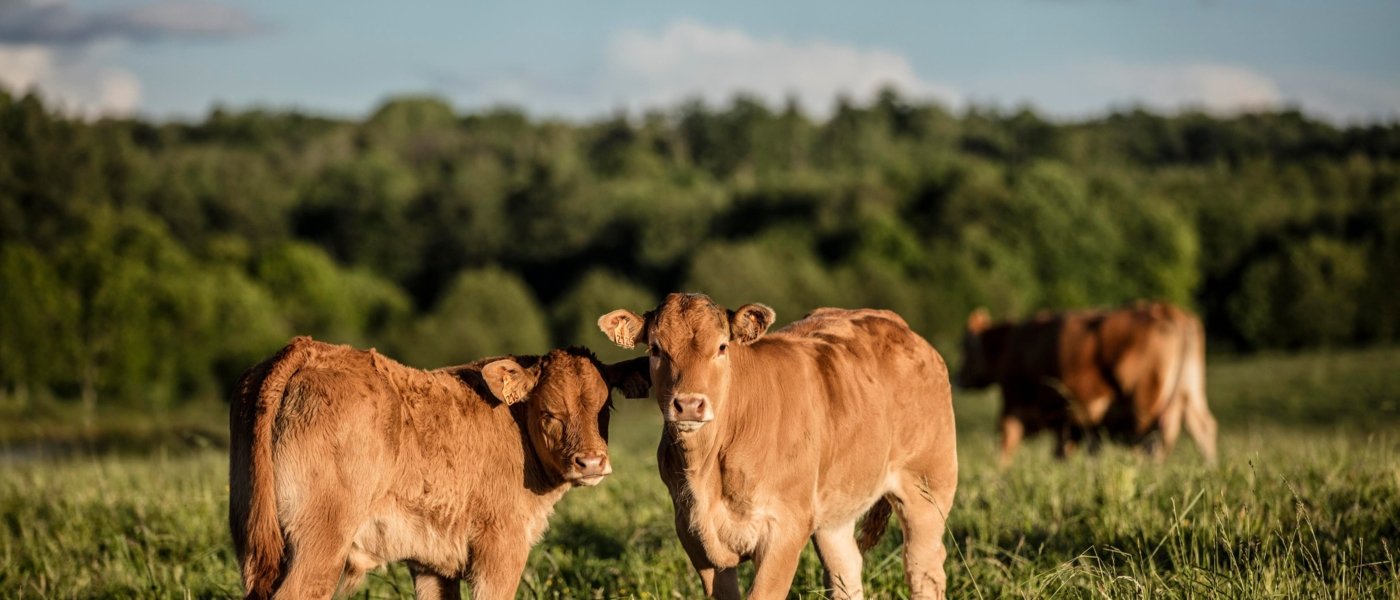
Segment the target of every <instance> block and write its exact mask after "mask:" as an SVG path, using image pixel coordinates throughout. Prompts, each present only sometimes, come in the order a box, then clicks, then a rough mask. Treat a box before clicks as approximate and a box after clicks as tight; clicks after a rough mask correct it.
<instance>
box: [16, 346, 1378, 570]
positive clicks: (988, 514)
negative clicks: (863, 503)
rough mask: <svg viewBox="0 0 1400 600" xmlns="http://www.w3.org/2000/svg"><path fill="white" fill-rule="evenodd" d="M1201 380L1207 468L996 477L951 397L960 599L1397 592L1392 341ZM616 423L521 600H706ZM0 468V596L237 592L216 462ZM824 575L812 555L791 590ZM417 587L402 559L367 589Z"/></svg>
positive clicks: (967, 412)
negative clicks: (1217, 431)
mask: <svg viewBox="0 0 1400 600" xmlns="http://www.w3.org/2000/svg"><path fill="white" fill-rule="evenodd" d="M1208 377H1209V393H1210V400H1211V404H1212V406H1213V407H1214V409H1215V412H1216V415H1217V416H1218V417H1219V419H1220V425H1221V440H1220V441H1221V444H1220V445H1221V455H1222V460H1221V464H1220V465H1219V467H1217V468H1215V469H1213V470H1212V469H1208V468H1206V467H1205V466H1203V464H1202V463H1201V461H1200V459H1199V457H1198V456H1197V454H1196V453H1195V451H1194V448H1193V447H1192V446H1191V444H1190V443H1189V442H1187V443H1184V444H1183V445H1182V446H1180V447H1178V451H1177V453H1176V454H1175V455H1173V456H1172V457H1171V458H1170V460H1169V461H1168V462H1167V464H1165V465H1163V466H1158V465H1154V464H1151V463H1148V462H1145V461H1143V460H1141V459H1139V458H1138V457H1136V456H1134V455H1133V454H1132V453H1130V452H1127V451H1123V450H1119V449H1115V448H1110V449H1108V450H1107V451H1105V452H1104V453H1102V454H1100V455H1098V456H1093V457H1089V456H1082V455H1081V456H1076V457H1073V458H1072V459H1070V460H1068V461H1065V462H1056V461H1054V460H1053V459H1051V458H1050V446H1049V444H1048V440H1044V439H1040V440H1037V441H1036V442H1034V443H1031V444H1028V445H1027V446H1025V447H1023V448H1022V451H1021V453H1020V454H1019V455H1018V457H1017V461H1016V464H1015V466H1014V467H1013V468H1011V469H1010V470H1009V471H1007V472H1005V473H1000V472H998V471H997V470H996V469H995V468H994V466H993V464H994V461H993V456H994V455H993V449H994V445H995V438H994V436H993V434H992V419H993V416H994V415H995V411H996V402H997V401H996V398H995V396H994V395H992V394H987V393H978V394H972V393H962V394H958V395H957V397H956V410H957V412H958V424H959V432H958V435H959V460H960V461H961V469H962V476H961V481H960V484H959V489H958V496H957V502H956V505H955V507H954V510H953V513H952V516H951V520H950V526H951V534H950V535H949V537H948V541H949V542H950V549H949V559H948V563H947V569H948V573H949V585H950V587H951V590H950V591H951V594H950V595H951V596H952V597H958V598H1004V597H1024V598H1045V597H1067V598H1081V597H1082V598H1091V597H1093V598H1104V597H1109V598H1175V597H1189V598H1212V597H1221V598H1240V597H1260V598H1400V349H1384V350H1366V351H1354V352H1345V353H1333V354H1311V355H1302V356H1277V357H1263V358H1247V359H1236V358H1230V357H1213V358H1212V359H1211V363H1210V370H1209V374H1208ZM210 412H211V414H210V415H208V421H207V423H209V424H212V425H210V426H211V427H215V428H217V426H218V424H219V423H221V421H222V419H223V417H224V415H223V414H222V413H218V412H217V411H210ZM613 423H614V425H613V440H612V456H613V461H614V464H615V471H616V473H615V474H614V475H613V476H612V477H611V478H610V479H608V480H607V481H606V482H604V483H603V485H601V486H600V487H598V488H593V489H584V490H576V491H574V492H571V493H570V494H568V495H567V496H566V498H565V500H564V501H563V502H562V503H561V504H560V505H559V507H558V511H557V513H556V515H555V517H554V519H553V521H552V525H551V529H550V532H549V533H548V534H547V536H546V537H545V540H544V541H543V542H542V543H541V544H540V545H539V546H538V547H537V548H536V549H535V551H534V553H533V554H532V558H531V563H530V568H529V569H528V571H527V574H526V576H525V581H524V582H523V584H522V586H521V594H522V596H523V597H530V598H613V597H657V598H690V597H696V596H698V595H700V593H699V589H698V581H697V579H696V578H695V577H694V575H693V574H692V572H691V570H690V566H689V564H688V562H687V561H686V559H685V557H684V555H683V553H682V551H681V549H680V546H679V544H678V543H677V542H676V541H675V536H674V532H673V531H672V526H671V507H670V501H669V498H668V497H667V495H666V492H665V489H664V487H663V486H662V485H661V483H660V481H659V480H658V479H657V476H656V473H655V458H654V449H655V444H656V440H657V438H658V437H659V434H660V428H659V424H658V423H659V419H658V417H657V415H656V409H655V407H654V406H652V405H651V403H650V402H647V401H628V402H626V403H624V404H622V405H621V407H620V410H619V413H618V415H617V416H616V417H615V419H614V421H613ZM11 427H12V428H14V427H22V425H13V426H11ZM0 439H14V438H13V437H12V438H0ZM216 441H217V440H216ZM216 445H217V444H216ZM174 446H175V447H179V448H185V447H186V446H187V444H175V445H174ZM0 461H5V462H3V463H0V465H3V466H0V596H6V597H21V598H23V597H35V598H38V597H43V598H70V597H71V598H89V597H93V598H95V597H132V598H135V597H140V598H167V597H168V598H177V597H230V596H236V595H238V594H239V588H238V578H237V569H236V566H235V564H234V559H233V550H232V548H231V546H230V543H229V542H228V539H227V532H226V527H225V510H226V508H225V506H226V503H227V488H226V484H225V473H226V469H227V467H226V457H225V455H224V453H223V451H221V450H218V449H217V448H206V449H193V450H188V449H185V450H179V451H176V450H156V451H148V452H147V453H145V454H126V455H123V456H115V455H107V456H102V457H96V458H69V459H63V460H56V459H33V458H27V457H19V458H16V457H14V456H11V457H10V458H0ZM899 538H900V536H899V532H898V527H896V526H892V527H891V528H890V533H889V534H888V535H887V536H886V538H885V540H884V541H883V542H882V543H881V544H880V545H879V546H878V547H877V548H875V549H873V550H872V551H871V552H870V553H869V554H867V556H866V568H865V574H866V584H867V591H868V593H869V595H870V596H871V597H877V598H890V597H895V598H897V597H902V596H903V595H904V594H905V592H904V589H903V588H904V584H903V579H902V578H903V575H902V571H901V566H900V558H899V556H900V555H899V542H900V539H899ZM744 574H745V576H748V575H751V568H750V569H747V570H745V571H744ZM820 581H821V573H820V568H819V566H818V564H817V561H816V559H815V556H814V555H813V554H812V552H811V551H810V549H809V550H808V551H807V553H806V554H805V555H804V558H803V562H802V565H801V567H800V570H799V573H798V577H797V581H796V584H795V587H794V595H795V596H800V597H813V598H815V597H820V593H819V592H817V591H815V590H816V589H817V588H818V587H819V585H820ZM411 590H412V585H411V584H410V582H409V579H408V575H407V570H406V569H405V568H404V567H402V566H396V567H393V568H391V569H389V570H388V571H387V572H382V573H378V574H376V575H374V576H372V577H371V579H370V581H369V585H368V586H366V587H365V588H364V589H362V590H361V591H360V592H359V594H357V597H370V598H380V597H406V596H410V595H411V593H412V592H411Z"/></svg>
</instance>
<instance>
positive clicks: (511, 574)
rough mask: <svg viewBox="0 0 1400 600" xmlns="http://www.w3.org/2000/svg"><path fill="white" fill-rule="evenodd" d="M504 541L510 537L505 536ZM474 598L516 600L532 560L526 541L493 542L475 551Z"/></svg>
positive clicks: (472, 569)
mask: <svg viewBox="0 0 1400 600" xmlns="http://www.w3.org/2000/svg"><path fill="white" fill-rule="evenodd" d="M500 537H506V536H504V535H502V536H500ZM472 550H473V551H474V552H475V553H476V554H475V557H473V558H472V562H471V568H470V570H471V575H470V578H469V579H470V581H471V596H472V599H473V600H512V599H513V598H515V589H516V588H517V587H519V586H520V574H521V573H524V572H525V563H526V562H527V561H528V560H529V558H530V546H529V545H527V544H525V542H524V540H523V539H509V540H506V539H499V538H497V539H492V540H490V541H486V542H483V543H480V544H478V545H477V547H476V548H473V549H472Z"/></svg>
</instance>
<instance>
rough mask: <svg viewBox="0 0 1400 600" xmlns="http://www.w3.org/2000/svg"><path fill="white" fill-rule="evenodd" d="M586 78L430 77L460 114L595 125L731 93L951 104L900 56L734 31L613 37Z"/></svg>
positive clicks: (821, 111)
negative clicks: (493, 110) (510, 106)
mask: <svg viewBox="0 0 1400 600" xmlns="http://www.w3.org/2000/svg"><path fill="white" fill-rule="evenodd" d="M596 64H597V65H598V67H597V71H596V72H595V73H593V74H592V76H591V77H587V76H585V77H579V74H577V73H573V74H570V75H568V76H556V77H549V76H543V75H541V74H539V73H532V74H519V73H512V74H508V75H504V76H497V77H489V76H488V77H482V78H476V79H474V80H469V78H464V77H441V76H437V77H435V79H437V80H438V82H439V83H440V84H442V83H445V84H446V85H448V86H450V87H455V88H457V89H458V90H459V91H461V92H462V97H461V100H462V101H463V103H464V104H467V105H469V106H483V105H492V104H499V103H514V104H518V105H521V106H524V107H526V108H528V109H531V110H535V111H542V112H544V113H547V114H561V115H567V116H573V117H594V116H599V115H601V114H605V113H607V112H609V111H612V110H615V109H617V108H626V109H629V110H631V111H640V110H644V109H650V108H670V107H672V106H675V105H676V104H678V103H680V102H682V101H685V100H687V99H690V98H696V97H698V98H702V99H704V100H705V101H706V102H707V103H710V104H711V105H712V106H714V105H723V104H727V103H728V102H729V101H730V100H732V99H733V98H734V96H735V95H736V94H739V93H745V94H749V95H752V96H756V97H758V98H760V99H762V100H763V101H765V102H766V103H767V104H769V105H770V106H773V107H778V106H782V105H783V103H785V102H786V101H787V99H788V98H789V97H791V98H796V99H797V100H798V102H799V103H800V104H801V105H802V108H803V109H804V110H806V111H808V112H809V114H813V115H815V116H818V117H825V116H827V115H829V114H830V113H831V110H832V108H833V107H834V103H835V101H836V98H837V97H838V96H840V95H845V96H847V97H849V98H850V99H852V100H853V101H856V102H860V103H866V102H869V101H870V100H871V99H872V98H874V97H875V95H876V93H877V92H879V90H880V89H881V88H883V87H885V86H891V87H894V88H896V89H898V90H899V91H900V93H901V94H903V95H905V96H908V97H911V98H916V99H920V100H927V99H937V100H941V101H943V102H945V103H949V104H955V103H956V102H957V100H958V95H957V93H955V92H954V91H953V90H952V89H951V88H949V87H947V86H944V85H940V84H937V83H934V82H931V81H929V80H926V79H924V78H922V77H920V76H919V74H918V73H917V72H916V71H915V70H914V67H913V65H912V64H910V62H909V60H908V59H907V58H905V57H904V56H903V55H900V54H898V53H896V52H892V51H889V50H883V49H878V48H860V47H856V46H853V45H849V44H842V43H837V42H831V41H822V40H809V41H802V42H793V41H788V40H784V39H780V38H761V37H756V36H753V35H750V34H748V33H746V32H744V31H741V30H739V29H733V28H724V27H714V26H710V25H706V24H703V23H697V22H694V21H689V20H685V21H679V22H676V23H673V24H671V25H669V26H666V27H664V28H662V29H660V30H656V31H640V30H626V31H621V32H618V33H616V34H614V35H613V36H612V37H611V39H610V40H609V42H608V44H607V47H606V48H605V49H604V50H603V52H602V55H601V56H600V57H599V60H598V62H597V63H596Z"/></svg>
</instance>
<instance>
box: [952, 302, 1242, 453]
mask: <svg viewBox="0 0 1400 600" xmlns="http://www.w3.org/2000/svg"><path fill="white" fill-rule="evenodd" d="M957 380H958V383H959V385H961V386H963V387H969V388H983V387H987V386H990V385H992V384H997V385H999V386H1000V387H1001V393H1002V399H1003V403H1002V412H1001V417H1000V425H999V426H1000V430H1001V456H1000V461H1001V464H1002V466H1003V467H1004V466H1007V465H1009V464H1010V462H1011V459H1012V456H1013V455H1014V453H1015V451H1016V448H1017V446H1018V445H1019V444H1020V442H1021V439H1022V438H1023V437H1025V436H1027V435H1032V434H1034V433H1036V432H1038V431H1042V430H1048V431H1052V432H1054V433H1055V434H1056V435H1057V436H1058V439H1059V445H1058V446H1057V449H1056V453H1057V455H1058V456H1061V457H1063V456H1065V455H1067V454H1068V453H1069V452H1071V451H1072V450H1073V448H1074V446H1075V445H1076V443H1078V442H1079V441H1080V440H1081V439H1082V438H1084V437H1085V436H1086V435H1088V436H1091V437H1092V439H1097V437H1096V436H1098V435H1099V434H1101V433H1102V434H1107V435H1109V436H1110V437H1112V438H1114V439H1117V440H1119V441H1123V442H1127V443H1129V444H1134V445H1137V444H1142V443H1145V442H1150V441H1152V440H1151V437H1150V434H1153V433H1156V432H1160V433H1161V438H1162V443H1163V444H1162V445H1163V448H1162V449H1161V450H1162V451H1161V452H1160V453H1158V452H1157V448H1156V447H1155V445H1151V444H1148V446H1147V449H1148V451H1149V452H1151V453H1154V454H1157V456H1158V457H1162V456H1165V455H1166V454H1167V453H1169V452H1170V451H1171V449H1172V447H1173V446H1174V445H1175V443H1176V438H1177V435H1178V434H1179V433H1180V430H1181V423H1182V420H1183V418H1184V419H1185V421H1186V427H1187V430H1188V431H1189V432H1190V433H1191V437H1192V438H1194V439H1195V440H1196V445H1197V447H1199V448H1200V450H1201V453H1202V454H1203V455H1204V456H1205V457H1206V460H1207V461H1214V460H1215V430H1216V425H1215V417H1213V416H1212V415H1211V414H1210V408H1209V407H1208V406H1207V404H1206V396H1205V332H1204V329H1203V328H1202V327H1201V322H1200V320H1199V319H1197V318H1196V317H1195V316H1194V315H1192V314H1191V313H1189V312H1186V311H1185V310H1182V309H1180V308H1178V307H1176V306H1173V305H1171V304H1167V303H1164V302H1137V303H1134V304H1132V305H1129V306H1125V307H1122V308H1118V309H1114V310H1093V311H1071V312H1063V313H1053V314H1050V313H1047V314H1043V315H1039V316H1036V317H1034V318H1031V319H1027V320H1025V321H1020V322H1012V321H1007V322H1001V323H992V322H991V319H990V318H989V317H988V315H987V313H986V311H983V310H980V309H979V310H977V311H974V312H973V313H972V315H970V316H969V317H968V323H967V331H966V332H965V335H964V338H963V364H962V368H961V369H959V371H958V377H957Z"/></svg>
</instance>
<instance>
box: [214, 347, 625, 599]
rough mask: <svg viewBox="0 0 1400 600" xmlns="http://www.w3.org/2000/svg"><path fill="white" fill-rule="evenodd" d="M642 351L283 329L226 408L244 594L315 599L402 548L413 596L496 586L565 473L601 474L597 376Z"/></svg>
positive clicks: (562, 486)
mask: <svg viewBox="0 0 1400 600" xmlns="http://www.w3.org/2000/svg"><path fill="white" fill-rule="evenodd" d="M644 378H645V366H644V364H643V362H642V361H640V360H637V361H633V362H632V363H620V364H618V365H602V364H600V363H599V362H598V361H597V360H596V359H595V358H594V357H593V356H592V355H591V354H590V353H589V352H588V351H587V350H584V349H581V348H570V349H566V350H554V351H552V352H550V353H549V354H546V355H544V356H539V357H535V356H516V357H506V358H496V359H484V360H480V361H477V362H475V363H472V364H469V365H463V366H459V367H449V368H445V369H438V370H436V371H422V370H418V369H413V368H409V367H406V366H404V365H401V364H399V363H397V362H394V361H393V360H390V359H389V358H386V357H385V356H383V355H381V354H379V353H377V352H375V351H374V350H369V351H361V350H356V349H354V348H350V347H348V346H337V345H331V344H325V343H321V342H317V341H314V340H312V339H310V338H306V337H299V338H296V339H294V340H292V342H291V343H290V344H288V345H287V347H285V348H283V349H282V351H281V352H279V353H277V355H276V356H274V357H272V358H271V359H269V360H266V361H264V362H262V363H261V364H259V365H257V366H255V367H253V368H251V369H249V370H248V372H247V373H245V374H244V375H243V378H242V380H241V381H240V382H239V385H238V388H237V389H236V391H235V393H234V396H233V400H232V407H231V410H230V413H229V429H230V433H231V434H232V445H231V448H230V456H229V528H230V530H231V531H232V533H233V541H234V548H235V549H236V550H237V554H238V559H239V562H240V564H241V565H242V569H243V585H244V588H245V590H246V593H247V597H248V598H269V597H275V598H329V597H331V596H332V595H333V594H335V593H336V592H337V591H339V592H349V591H351V590H353V589H354V588H355V587H356V585H357V584H358V582H359V581H360V579H361V578H362V577H363V575H364V574H365V572H367V571H369V570H370V569H374V568H376V567H379V566H381V565H384V564H386V563H388V562H393V561H399V560H406V561H409V565H410V568H411V570H412V572H413V575H414V589H415V591H416V592H417V596H418V597H419V598H457V597H459V589H458V579H459V578H466V579H468V580H469V581H470V582H471V586H472V593H473V595H474V596H475V597H476V598H513V597H514V596H515V588H516V586H517V585H518V583H519V581H520V574H521V571H522V570H523V569H524V568H525V561H526V558H527V556H528V554H529V551H530V546H531V545H532V544H534V542H535V541H536V540H538V539H539V537H540V535H541V534H542V533H543V532H544V529H545V526H546V524H547V520H548V518H549V515H550V513H551V512H552V510H553V507H554V503H555V502H557V501H558V500H559V499H560V497H561V496H562V495H563V494H564V492H565V491H566V490H568V489H569V488H570V487H571V486H578V485H594V484H597V483H598V482H599V481H601V480H602V479H603V477H604V476H606V475H608V474H609V473H611V472H612V468H611V466H610V465H609V463H608V455H607V442H606V437H607V426H608V412H609V410H610V407H609V406H608V404H609V389H608V388H609V385H612V386H615V387H616V386H625V387H626V388H627V391H628V393H629V395H633V396H645V395H646V390H645V387H644V386H645V381H644Z"/></svg>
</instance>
